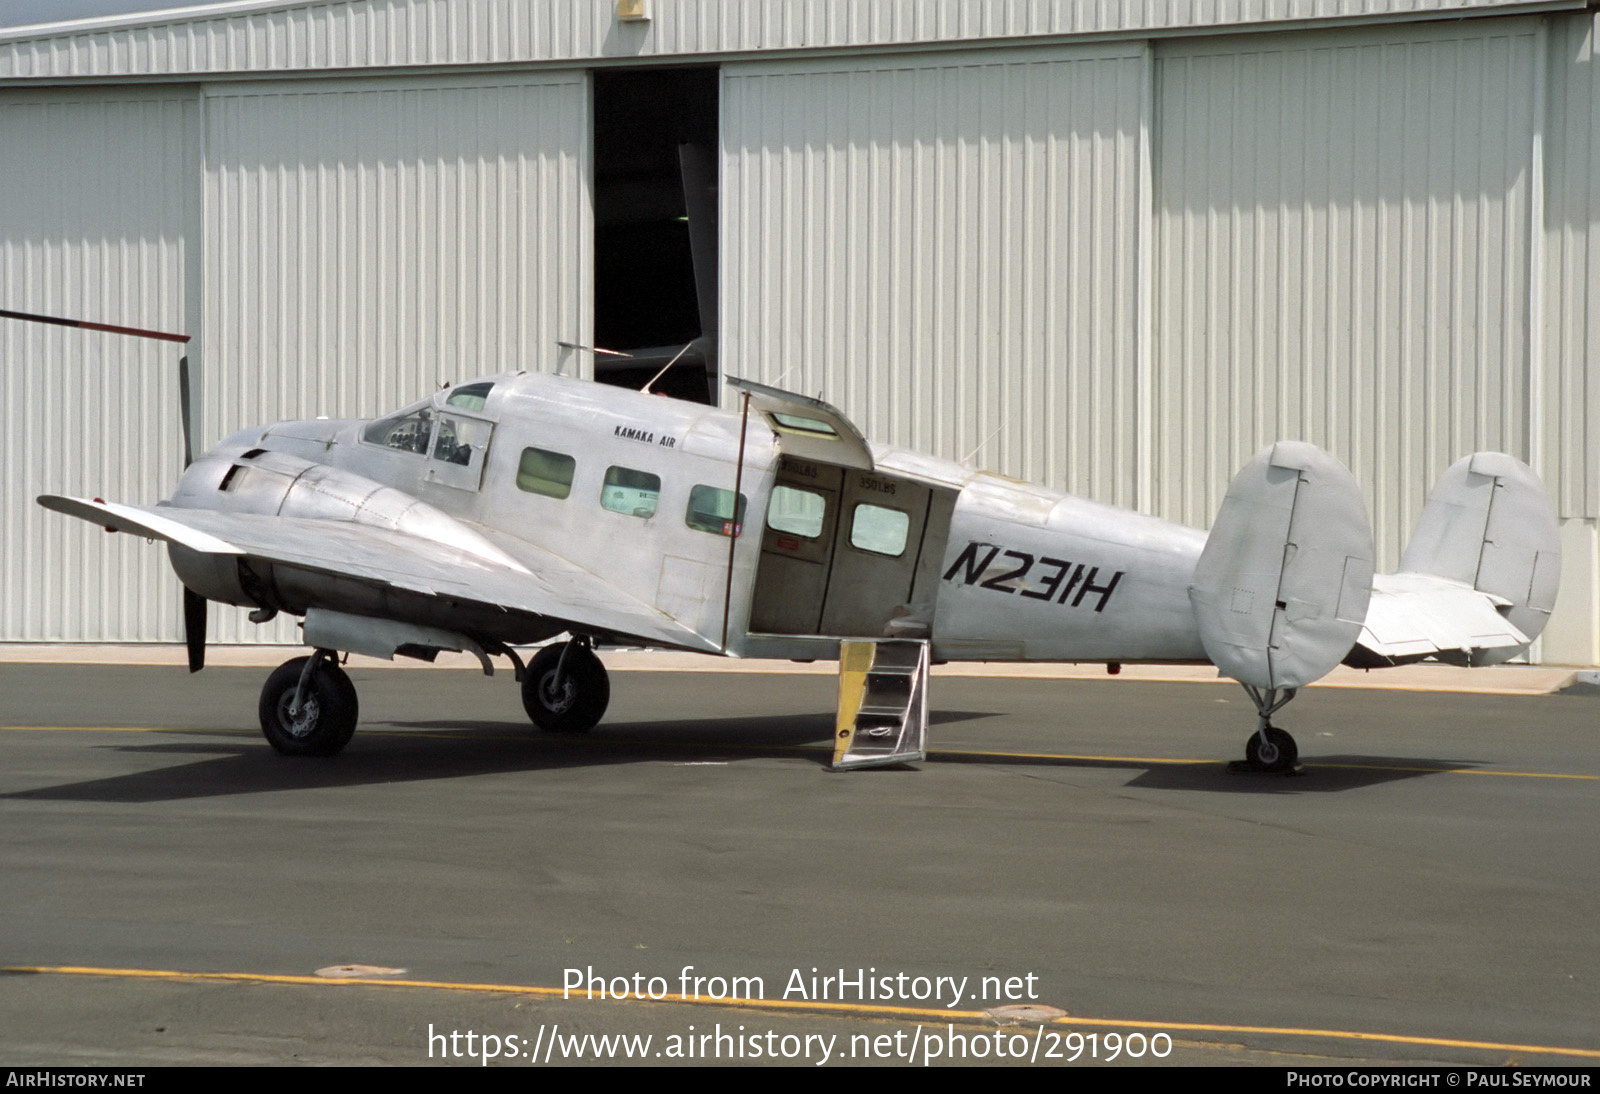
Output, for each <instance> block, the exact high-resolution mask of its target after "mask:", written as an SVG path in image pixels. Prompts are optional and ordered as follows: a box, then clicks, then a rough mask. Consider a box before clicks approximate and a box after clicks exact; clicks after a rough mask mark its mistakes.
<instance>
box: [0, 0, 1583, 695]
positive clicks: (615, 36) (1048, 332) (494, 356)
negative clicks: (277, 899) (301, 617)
mask: <svg viewBox="0 0 1600 1094" xmlns="http://www.w3.org/2000/svg"><path fill="white" fill-rule="evenodd" d="M1597 35H1600V14H1597V12H1596V10H1595V5H1593V4H1587V3H1585V0H298V2H287V3H286V2H282V0H243V2H234V3H224V4H215V5H211V6H208V7H202V8H196V9H187V10H183V11H177V12H167V13H164V14H160V13H158V14H155V15H145V16H140V17H121V18H106V19H97V20H92V21H85V22H76V23H63V24H54V25H51V26H46V27H34V28H21V29H17V30H11V31H5V32H0V146H3V148H4V153H3V155H0V308H9V309H14V310H21V311H30V312H43V313H50V314H58V315H69V316H75V317H82V318H87V319H93V320H99V321H102V322H109V323H120V324H128V325H135V326H142V327H152V328H158V329H164V330H173V331H182V332H187V333H189V334H191V335H193V336H194V340H193V342H191V344H190V349H189V353H190V358H191V361H192V362H193V364H194V365H195V366H196V367H197V370H198V371H199V373H200V374H202V375H203V377H204V383H203V397H202V398H201V399H200V407H201V415H200V416H201V421H202V441H203V442H204V443H210V442H212V441H215V440H216V439H217V438H219V437H221V436H223V435H225V434H226V433H228V432H231V431H233V430H235V429H237V428H240V427H242V426H245V425H250V424H255V423H259V422H264V421H275V420H279V419H284V418H295V417H314V416H317V415H329V416H333V417H350V416H362V417H365V416H372V415H376V414H378V413H381V412H385V411H388V410H391V409H395V408H398V407H399V406H401V405H403V404H404V403H406V402H408V401H410V400H413V399H415V398H417V397H420V396H421V395H423V394H425V393H426V392H428V391H431V390H433V389H434V388H436V387H437V386H438V385H439V384H440V383H441V382H443V381H450V382H455V381H459V380H464V379H467V378H469V377H471V376H474V375H479V374H484V373H491V372H498V371H505V370H516V369H522V368H527V369H543V370H556V369H563V370H565V371H567V372H568V373H569V374H571V373H574V372H579V373H583V374H586V375H587V374H592V373H593V371H594V370H595V367H596V366H595V361H596V360H597V358H595V357H594V356H593V355H591V354H590V353H588V352H586V351H584V350H574V349H571V348H565V347H563V346H561V345H560V344H559V343H563V342H565V343H571V344H576V345H578V346H589V345H596V344H598V345H601V346H608V347H611V348H615V349H622V350H628V349H641V348H645V349H651V348H653V349H655V350H659V349H660V348H661V347H671V346H673V345H675V344H681V343H682V342H683V341H685V340H688V339H691V338H695V337H697V336H701V335H703V336H705V337H704V338H703V339H702V342H701V345H702V346H704V347H706V349H705V352H704V353H703V354H702V357H701V360H702V364H703V366H704V367H708V368H709V369H710V372H711V380H712V382H711V383H709V384H706V385H704V390H705V391H706V392H715V391H717V390H718V389H719V388H720V385H719V384H716V383H715V382H714V381H715V379H716V375H717V373H718V371H719V370H720V372H721V373H722V374H726V375H736V376H745V377H749V378H752V379H757V380H761V381H764V382H768V383H775V384H779V385H781V386H785V387H789V388H791V389H794V390H797V391H802V392H805V393H808V394H821V395H822V397H824V398H825V399H827V400H829V401H830V402H832V403H834V404H835V405H837V406H839V407H840V408H841V409H843V410H844V411H845V412H846V413H847V414H849V415H851V416H852V417H853V418H854V419H855V420H856V421H857V423H858V424H859V425H860V426H861V427H862V429H863V431H864V432H865V433H866V434H867V435H868V436H870V437H873V438H875V439H878V440H884V441H890V442H894V443H898V444H905V445H910V446H914V447H918V448H922V449H926V450H931V451H933V452H936V453H938V454H940V455H943V456H947V457H951V458H956V459H962V458H970V459H971V461H972V462H974V463H976V464H978V465H980V466H984V467H987V468H990V469H993V470H997V471H1001V472H1004V473H1006V474H1009V475H1014V476H1016V477H1019V478H1025V479H1032V480H1036V481H1041V482H1044V483H1046V484H1048V485H1051V486H1054V487H1059V488H1064V489H1067V490H1071V491H1074V492H1077V493H1081V494H1085V495H1088V496H1091V497H1094V498H1098V499H1100V500H1103V501H1107V502H1113V503H1116V504H1120V505H1125V506H1131V507H1134V508H1137V509H1140V510H1143V511H1146V512H1150V513H1154V514H1157V515H1160V516H1163V517H1167V518H1170V519H1174V520H1178V521H1181V522H1184V523H1187V524H1192V525H1195V526H1198V527H1206V526H1208V525H1209V524H1210V523H1211V520H1212V518H1213V516H1214V514H1215V512H1216V509H1217V506H1218V504H1219V503H1220V501H1221V497H1222V493H1223V491H1224V489H1225V488H1226V485H1227V482H1228V480H1229V478H1230V477H1231V475H1232V474H1233V472H1234V471H1235V470H1236V469H1237V468H1238V467H1239V466H1240V465H1241V464H1243V463H1244V462H1245V460H1246V459H1247V458H1248V457H1249V456H1250V455H1251V454H1252V453H1253V452H1254V451H1255V450H1256V449H1257V448H1259V447H1260V446H1262V445H1263V444H1266V443H1269V442H1270V441H1273V440H1276V439H1278V438H1284V437H1288V438H1302V439H1305V440H1310V441H1314V442H1316V443H1317V444H1320V445H1322V446H1324V447H1326V448H1328V449H1329V450H1331V451H1332V452H1333V453H1334V454H1335V455H1336V456H1338V457H1339V458H1340V459H1341V460H1343V461H1344V462H1345V463H1346V464H1347V465H1348V466H1349V467H1350V468H1351V470H1352V471H1353V472H1354V473H1355V475H1356V477H1357V478H1358V479H1359V481H1360V482H1361V484H1362V486H1363V489H1364V490H1365V492H1366V495H1367V498H1368V501H1369V504H1370V505H1371V506H1372V518H1373V525H1374V529H1375V532H1376V535H1377V542H1378V556H1379V557H1378V561H1379V565H1380V568H1381V569H1387V568H1392V567H1393V566H1394V565H1395V563H1396V562H1397V561H1398V559H1399V555H1400V551H1401V549H1402V547H1403V545H1404V542H1405V539H1406V536H1407V535H1408V534H1409V530H1410V528H1411V525H1412V523H1413V522H1414V520H1415V519H1416V516H1417V514H1418V513H1419V512H1420V510H1421V507H1422V502H1423V499H1424V498H1425V496H1426V493H1427V491H1428V489H1429V487H1430V486H1431V485H1432V483H1433V481H1434V479H1435V478H1436V477H1437V476H1438V475H1439V473H1440V472H1441V471H1443V470H1444V468H1445V467H1446V466H1448V465H1449V464H1450V463H1451V462H1452V461H1454V460H1455V459H1457V458H1458V457H1460V456H1462V455H1465V454H1467V453H1470V452H1472V451H1474V450H1475V449H1482V448H1491V449H1501V450H1504V451H1508V452H1511V453H1513V454H1515V455H1517V456H1519V457H1521V458H1523V459H1525V460H1527V461H1528V462H1530V463H1531V464H1533V466H1534V467H1535V469H1536V470H1537V471H1538V472H1539V473H1540V474H1541V475H1542V476H1543V477H1544V480H1545V482H1546V484H1547V485H1548V486H1549V488H1550V490H1551V492H1552V494H1553V495H1554V497H1555V500H1556V506H1557V510H1558V515H1559V517H1560V518H1561V522H1562V528H1563V537H1564V550H1565V573H1564V581H1563V589H1562V593H1561V599H1560V602H1559V604H1558V606H1557V610H1556V614H1555V616H1554V618H1553V620H1552V623H1551V626H1550V628H1549V630H1547V631H1546V634H1545V637H1544V639H1543V640H1542V643H1541V646H1540V647H1537V648H1536V656H1539V657H1542V659H1544V660H1545V661H1551V662H1565V663H1579V664H1594V663H1597V662H1600V378H1597V377H1595V376H1594V374H1593V371H1592V367H1591V366H1592V365H1600V63H1597V58H1596V51H1595V46H1596V38H1597ZM176 356H177V354H176V353H175V352H174V349H173V347H172V346H170V345H168V344H164V343H144V342H139V341H135V340H131V339H126V338H118V337H113V336H110V335H104V334H96V333H91V332H84V331H76V330H66V329H62V328H54V327H38V326H34V325H32V324H23V323H17V322H3V323H0V392H3V396H0V397H3V399H4V410H5V413H4V420H5V428H4V431H3V433H0V460H3V461H4V468H5V473H4V475H3V476H0V480H3V481H0V491H3V493H4V499H3V508H0V513H3V514H4V519H3V523H0V580H3V583H4V584H3V588H4V590H5V593H6V595H5V596H4V597H0V640H3V641H30V642H31V641H78V642H89V641H92V642H102V641H118V642H150V641H177V640H178V639H179V638H180V635H181V623H180V619H179V610H178V605H179V597H178V590H177V585H176V581H175V579H174V578H173V577H172V575H171V574H170V572H168V569H167V567H166V564H165V559H164V556H163V553H162V552H161V551H158V550H156V549H154V548H152V547H149V546H147V545H146V544H144V543H142V542H139V541H137V540H136V539H133V538H132V537H128V536H106V535H103V534H100V533H98V532H96V531H95V530H94V529H93V528H90V527H88V526H86V525H84V524H83V523H81V522H79V521H72V520H66V519H63V518H61V517H58V516H56V515H54V514H49V513H46V512H44V511H43V510H41V509H39V508H38V507H37V506H35V505H33V504H32V498H33V496H34V495H36V494H39V493H45V492H54V493H67V494H79V495H90V496H100V497H106V498H112V499H120V500H126V501H135V502H151V501H154V500H156V499H158V498H160V497H162V496H163V495H164V494H165V493H166V492H167V491H168V490H170V488H171V485H172V482H173V480H174V479H175V477H176V474H177V472H178V469H179V465H180V462H181V457H180V451H181V441H180V429H179V412H178V399H177V381H176ZM646 356H648V354H646ZM600 360H601V361H602V365H601V373H602V376H603V378H606V379H611V380H616V381H619V382H628V381H630V380H637V377H636V376H635V375H634V374H632V373H630V372H629V371H628V370H627V369H626V368H620V369H619V368H617V367H615V366H614V365H613V366H611V367H607V361H606V359H600ZM680 367H681V366H680ZM682 375H687V377H688V379H687V380H682V376H680V377H679V379H680V382H681V383H682V384H683V387H682V391H683V393H685V394H689V395H694V394H697V393H698V391H697V384H698V383H699V381H698V379H697V378H696V377H697V375H703V369H702V370H701V372H700V373H696V372H695V371H694V370H693V369H691V371H690V372H688V373H686V374H682ZM701 397H705V395H704V394H702V396H701ZM213 611H214V612H216V613H218V615H217V618H215V619H214V620H213V621H212V625H211V633H212V635H213V636H214V638H215V639H216V640H219V641H259V640H287V641H293V640H294V639H293V635H294V632H293V630H292V629H291V628H290V627H289V626H288V625H287V624H286V623H284V622H283V621H279V622H278V623H276V624H273V625H272V626H269V627H266V628H259V629H258V628H254V627H252V626H251V625H250V624H249V623H247V622H246V621H245V620H244V619H243V613H242V612H239V611H237V610H235V609H231V608H224V609H218V608H215V607H214V608H213Z"/></svg>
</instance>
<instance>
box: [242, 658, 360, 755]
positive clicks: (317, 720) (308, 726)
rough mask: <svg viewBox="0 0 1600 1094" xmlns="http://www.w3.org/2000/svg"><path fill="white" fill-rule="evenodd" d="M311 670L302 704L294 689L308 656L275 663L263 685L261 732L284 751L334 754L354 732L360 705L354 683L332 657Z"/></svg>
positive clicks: (281, 751)
mask: <svg viewBox="0 0 1600 1094" xmlns="http://www.w3.org/2000/svg"><path fill="white" fill-rule="evenodd" d="M313 656H315V657H319V658H322V663H321V664H319V665H317V666H315V667H314V668H313V669H312V670H311V676H310V678H309V679H308V680H307V681H306V686H305V692H304V694H303V696H302V697H301V702H300V707H299V709H298V710H296V709H294V697H295V692H296V691H297V690H299V688H300V677H301V675H302V674H303V673H304V672H305V670H306V663H307V662H308V661H310V660H311V658H309V657H296V658H295V659H294V660H292V661H285V662H284V663H283V664H281V665H279V666H278V668H277V669H276V670H275V671H274V672H273V674H272V675H271V676H269V677H267V683H266V686H265V687H263V688H262V689H261V704H260V711H259V712H260V715H261V732H262V733H263V734H265V735H266V738H267V742H268V743H269V744H271V745H272V747H273V748H275V749H276V750H277V751H278V752H280V753H282V754H283V755H285V756H332V755H333V754H334V753H336V752H338V751H339V750H340V749H342V748H344V746H345V745H347V744H349V743H350V738H351V737H352V736H354V735H355V731H356V718H357V716H358V714H359V704H358V702H357V700H356V686H355V685H354V684H352V683H351V682H350V677H349V676H348V675H347V674H346V673H345V671H344V669H342V668H340V667H339V666H338V665H337V664H336V663H334V662H333V660H332V659H331V658H328V657H322V655H321V654H314V655H313Z"/></svg>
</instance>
